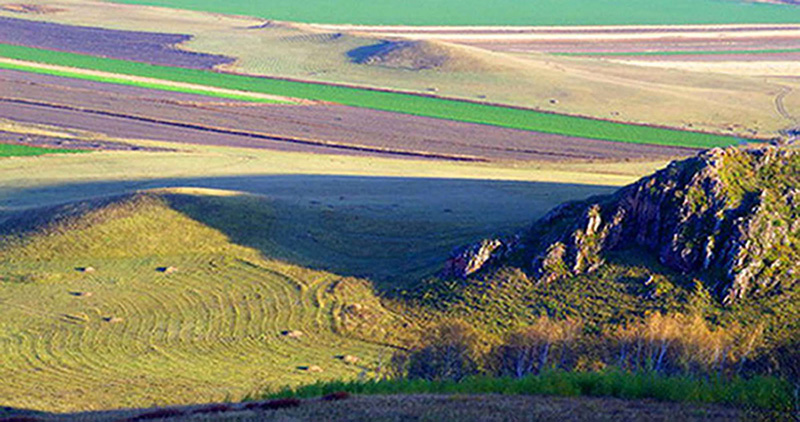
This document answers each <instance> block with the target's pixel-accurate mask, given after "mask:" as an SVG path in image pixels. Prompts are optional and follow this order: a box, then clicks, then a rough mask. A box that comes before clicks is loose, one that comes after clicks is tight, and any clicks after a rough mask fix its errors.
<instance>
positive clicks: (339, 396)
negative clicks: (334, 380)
mask: <svg viewBox="0 0 800 422" xmlns="http://www.w3.org/2000/svg"><path fill="white" fill-rule="evenodd" d="M349 398H350V393H348V392H347V391H336V392H334V393H330V394H326V395H324V396H322V400H324V401H339V400H347V399H349Z"/></svg>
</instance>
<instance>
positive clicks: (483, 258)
mask: <svg viewBox="0 0 800 422" xmlns="http://www.w3.org/2000/svg"><path fill="white" fill-rule="evenodd" d="M509 245H510V242H507V241H504V240H502V239H485V240H482V241H480V242H478V243H476V244H474V245H470V246H467V247H464V248H460V249H457V250H455V251H453V253H452V254H451V256H450V259H448V260H447V262H445V265H444V270H443V271H442V275H443V276H444V277H457V278H466V277H468V276H470V275H472V274H474V273H476V272H478V271H479V270H480V269H481V268H483V267H485V266H486V265H487V264H489V263H490V262H492V261H497V260H499V259H501V258H503V257H504V256H505V255H506V252H507V251H508V250H509V247H508V246H509Z"/></svg>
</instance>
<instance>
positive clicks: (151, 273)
mask: <svg viewBox="0 0 800 422" xmlns="http://www.w3.org/2000/svg"><path fill="white" fill-rule="evenodd" d="M17 129H18V130H22V129H20V128H17ZM37 130H43V129H42V128H37ZM87 158H90V159H88V160H87ZM636 166H641V168H640V169H639V170H638V171H640V172H643V171H646V170H645V168H646V167H647V166H646V165H640V164H637V165H630V164H628V165H626V166H615V165H609V166H608V169H607V170H606V171H608V173H605V174H600V173H597V172H603V171H604V170H602V166H599V167H598V165H596V164H584V165H579V164H575V165H567V166H566V168H563V169H561V170H560V171H556V169H552V168H542V169H536V168H524V167H523V168H503V167H490V166H482V165H468V164H457V163H442V164H441V165H439V166H437V167H436V168H432V167H431V166H430V165H429V163H428V162H424V161H421V162H417V161H410V160H386V159H372V158H364V157H348V158H344V157H337V156H322V155H306V154H294V153H275V152H269V151H249V150H238V149H225V148H193V149H192V150H189V151H183V152H152V153H134V152H101V153H95V154H91V155H85V156H70V155H59V156H45V157H29V158H20V159H14V160H0V169H2V170H0V174H1V175H2V181H3V182H2V184H1V185H0V225H3V222H4V221H5V225H4V228H5V231H4V233H5V232H6V231H8V230H10V229H11V228H16V230H21V229H25V228H29V229H33V231H32V232H30V231H27V232H25V233H24V234H23V236H24V238H23V240H22V241H16V240H15V241H12V240H11V239H10V238H8V237H4V238H2V240H0V244H2V245H3V246H2V251H1V252H0V256H2V258H0V268H2V270H0V276H1V277H2V281H0V303H2V304H3V306H0V314H1V316H0V320H1V321H3V322H2V323H0V326H2V327H3V328H2V330H0V332H2V333H3V334H2V336H1V337H0V352H2V353H3V355H4V356H8V358H7V359H4V360H3V362H2V363H0V374H1V375H0V376H3V377H6V378H7V379H9V380H10V381H9V383H4V384H3V385H4V386H5V387H4V388H5V389H4V390H2V391H0V395H2V397H3V398H4V399H3V403H2V404H3V405H13V406H18V407H33V408H41V409H50V410H68V409H89V408H109V407H120V406H125V407H128V406H150V405H152V404H156V403H160V404H168V403H169V404H174V403H190V402H196V401H211V400H222V399H224V398H225V397H226V396H230V397H232V398H237V397H241V396H243V395H245V394H247V393H251V392H255V391H260V390H262V389H263V388H266V387H274V388H278V387H280V386H283V385H284V384H286V383H289V384H294V385H298V384H305V383H308V382H314V381H316V380H318V379H327V380H332V379H339V378H344V379H354V378H356V377H357V376H358V375H359V374H360V373H361V372H362V371H363V370H364V369H363V368H362V367H361V365H363V366H365V367H367V373H370V371H371V370H372V369H374V368H375V366H376V363H377V361H378V360H379V358H380V357H381V356H383V359H384V360H387V359H388V357H389V356H390V352H389V351H386V352H382V350H385V348H384V347H383V346H379V345H375V344H373V343H369V342H364V341H360V340H356V339H354V338H352V337H350V336H347V335H343V331H342V330H347V331H348V332H349V333H351V334H352V335H353V336H356V338H363V337H366V338H369V339H370V340H371V341H376V340H378V339H382V341H389V342H395V341H399V340H400V339H397V338H396V337H397V336H400V337H402V336H403V335H404V334H405V333H411V332H413V329H414V324H410V325H409V326H408V327H400V328H396V327H395V328H392V327H393V326H392V321H394V320H395V319H394V317H392V315H391V314H384V313H383V312H384V311H383V306H382V305H381V304H380V303H379V302H377V300H376V298H375V295H374V292H373V290H372V287H371V285H370V284H369V283H368V282H366V281H364V279H363V278H357V277H356V276H358V275H364V274H370V275H371V277H370V278H372V279H375V280H381V279H383V280H385V278H386V276H387V275H397V274H398V273H402V274H403V275H404V276H406V277H410V276H414V275H415V274H420V273H421V272H429V271H436V270H437V269H438V268H439V266H440V265H441V262H442V260H443V259H444V258H445V257H446V256H447V254H448V252H449V251H450V249H451V248H452V247H454V246H456V245H459V244H462V243H464V242H468V241H471V240H473V239H475V238H479V237H481V236H485V235H487V234H489V233H493V232H494V231H495V230H500V231H513V230H516V229H519V228H521V227H524V225H525V224H527V222H528V221H529V218H530V217H529V216H530V215H539V214H541V213H543V212H544V211H545V210H547V209H549V208H550V207H552V206H554V205H555V204H556V203H557V202H558V201H560V200H561V198H563V197H565V196H566V197H571V198H581V197H585V196H588V195H591V194H594V193H600V192H607V191H608V190H609V188H605V187H602V186H598V184H603V183H609V184H621V183H625V181H626V180H630V179H632V178H634V177H635V176H634V175H633V174H631V173H629V172H630V171H631V170H632V169H633V168H634V167H636ZM570 171H572V172H573V173H571V172H570ZM33 172H36V174H37V177H36V178H31V177H30V175H31V174H33ZM298 173H300V174H298ZM626 173H627V174H626ZM634 173H635V172H634ZM369 176H371V177H369ZM376 176H383V177H376ZM390 176H395V177H390ZM400 176H404V177H400ZM491 178H500V179H507V180H506V181H491V180H485V181H481V180H474V179H491ZM513 179H518V180H528V182H521V181H517V182H514V181H511V180H513ZM536 179H541V180H549V181H551V182H561V183H559V184H557V185H555V184H552V183H535V182H530V180H536ZM570 181H572V182H578V183H593V185H577V184H569V182H570ZM187 185H189V186H197V187H216V188H218V189H225V190H227V191H230V190H246V191H248V192H252V193H256V194H259V195H258V196H247V195H245V196H241V195H239V196H237V195H233V196H221V195H219V194H218V193H217V195H216V196H214V195H209V193H213V192H207V191H192V190H188V191H187V190H183V191H179V192H175V191H171V193H165V192H160V193H152V194H146V195H142V196H134V197H130V196H129V197H123V198H119V197H118V198H117V199H115V200H105V199H102V198H101V199H99V200H98V199H91V198H97V197H106V198H108V197H109V196H113V195H118V194H119V193H121V192H129V191H132V190H136V189H147V188H158V187H164V186H187ZM554 186H558V187H559V192H560V194H559V195H553V194H552V192H553V190H554ZM431 192H437V195H434V196H432V195H430V193H431ZM86 199H89V202H88V203H86V205H82V206H67V207H63V206H60V205H58V204H63V203H71V202H74V201H82V200H86ZM511 204H515V206H511ZM42 207H44V208H45V209H42ZM53 207H56V208H53ZM498 209H502V210H503V212H497V210H498ZM492 210H494V211H492ZM54 215H62V216H63V218H62V220H61V223H59V224H55V225H53V224H50V223H49V222H50V221H51V220H52V217H53V216H54ZM20 216H21V217H26V218H22V219H21V220H20V219H19V218H20ZM64 218H66V220H64ZM276 258H279V259H280V261H278V260H276ZM170 266H172V267H175V268H177V271H175V272H174V273H170V274H166V273H162V272H159V271H158V270H157V269H158V268H160V267H170ZM86 267H93V268H94V269H95V271H94V272H85V271H81V270H78V269H77V268H86ZM304 267H313V268H318V270H312V269H308V268H304ZM326 269H327V270H328V271H326ZM334 270H335V271H334ZM342 280H344V281H343V282H342ZM387 281H391V280H387ZM334 284H335V285H336V287H333V286H334ZM383 286H384V287H386V285H385V284H384V285H383ZM72 293H74V294H81V295H79V296H78V295H73V294H72ZM88 293H91V295H89V294H88ZM354 303H355V304H359V305H360V306H361V308H360V309H361V310H362V311H361V312H358V313H356V314H353V313H352V312H350V313H346V314H343V313H342V312H341V311H343V310H344V308H342V307H343V306H346V305H352V304H354ZM357 308H358V307H356V308H352V309H351V310H356V309H357ZM365 309H366V310H365ZM103 318H107V319H108V320H104V319H103ZM387 327H389V328H387ZM381 329H383V330H387V331H388V332H389V333H393V336H386V334H387V333H386V332H385V331H384V332H381ZM283 330H299V331H302V332H303V333H304V335H303V336H301V337H300V338H287V337H285V336H281V335H280V332H281V331H283ZM31 351H33V352H31ZM343 354H350V355H353V356H357V357H359V358H360V363H359V365H348V364H346V363H344V362H342V361H341V360H338V359H336V358H335V356H339V355H343ZM30 356H35V357H34V358H32V359H31V358H29V357H30ZM313 365H317V366H319V367H321V368H322V369H323V372H319V373H318V372H310V371H307V370H302V369H298V367H301V366H309V367H310V366H313ZM39 385H44V386H47V387H46V388H43V389H42V388H38V387H37V386H39Z"/></svg>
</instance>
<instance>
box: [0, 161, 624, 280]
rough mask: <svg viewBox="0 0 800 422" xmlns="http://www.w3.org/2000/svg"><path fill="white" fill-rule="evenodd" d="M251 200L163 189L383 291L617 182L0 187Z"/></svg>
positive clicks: (208, 181) (288, 253) (275, 254)
mask: <svg viewBox="0 0 800 422" xmlns="http://www.w3.org/2000/svg"><path fill="white" fill-rule="evenodd" d="M175 187H192V188H209V189H220V190H233V191H242V192H246V193H250V194H255V195H256V196H246V197H239V198H237V197H194V196H186V195H166V196H165V197H166V198H167V199H168V201H169V204H170V205H171V206H172V207H173V208H174V209H177V210H179V211H180V212H182V213H183V214H185V215H187V216H189V217H190V218H192V219H194V220H196V221H199V222H201V223H203V224H205V225H207V226H209V227H212V228H214V229H216V230H218V231H220V232H222V233H224V234H225V235H226V236H228V238H229V239H230V240H231V241H232V242H233V243H236V244H239V245H242V246H246V247H250V248H254V249H256V250H258V251H260V252H261V253H262V254H263V255H264V256H266V257H269V258H275V259H279V260H283V261H287V262H290V263H292V264H296V265H300V266H303V267H308V268H313V269H319V270H325V271H330V272H334V273H336V274H339V275H342V276H355V277H362V278H366V279H370V280H372V281H374V282H376V284H377V285H378V286H379V287H380V286H389V285H393V284H396V283H402V282H406V281H413V280H416V279H419V278H421V277H424V276H427V275H430V274H432V273H435V272H436V271H438V269H440V268H441V265H442V264H443V262H444V260H445V259H446V258H447V256H448V255H449V254H450V252H451V251H452V249H453V248H455V247H457V246H461V245H464V244H466V243H469V242H472V241H476V240H478V239H481V238H484V237H487V236H492V235H497V234H508V233H513V232H515V231H517V230H520V229H523V228H524V227H526V226H527V225H529V224H531V223H532V222H534V221H535V220H536V219H537V218H539V217H540V216H542V215H543V214H544V213H546V212H547V211H549V210H550V209H551V208H553V207H554V206H556V205H558V204H560V203H562V202H565V201H570V200H576V199H583V198H587V197H590V196H593V195H598V194H607V193H611V192H613V191H614V190H615V189H616V188H613V187H605V186H586V185H574V184H560V183H544V182H514V181H489V180H464V179H430V178H399V177H360V176H358V177H356V176H323V175H267V176H235V177H211V178H167V179H155V180H134V181H117V182H95V183H81V184H72V185H59V186H48V187H39V188H34V189H22V190H14V191H6V192H3V191H0V209H2V208H5V207H34V206H36V207H45V206H52V205H56V204H65V203H70V202H75V201H81V200H87V199H92V198H104V197H108V196H112V195H119V194H123V193H129V192H135V191H137V190H145V189H156V188H175Z"/></svg>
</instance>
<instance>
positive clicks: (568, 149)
mask: <svg viewBox="0 0 800 422" xmlns="http://www.w3.org/2000/svg"><path fill="white" fill-rule="evenodd" d="M0 82H2V83H0V113H2V115H3V116H4V117H5V118H7V119H11V120H18V121H23V122H29V123H45V124H50V125H55V126H62V127H69V128H74V129H81V130H87V131H93V132H99V133H103V134H106V135H109V136H114V137H121V138H122V137H129V138H130V137H132V136H133V134H135V137H137V138H141V139H152V140H160V141H170V142H176V143H190V144H204V145H227V146H238V147H247V148H268V149H277V150H284V151H304V152H318V153H339V154H358V155H382V156H396V157H412V158H431V159H455V160H463V159H468V160H480V161H486V160H519V161H534V160H548V161H553V160H619V159H649V158H663V157H670V156H683V155H689V154H692V153H693V150H691V149H686V148H672V147H661V146H649V145H637V144H625V143H618V142H608V141H598V140H590V139H582V138H574V137H567V136H561V135H552V134H544V133H536V132H528V131H521V130H514V129H506V128H499V127H493V126H486V125H479V124H471V123H463V122H454V121H445V120H439V119H433V118H426V117H418V116H409V115H403V114H397V113H389V112H383V111H376V110H368V109H361V108H354V107H345V106H338V105H329V104H314V105H272V104H270V105H253V103H244V102H236V101H231V102H221V101H217V100H214V99H210V98H208V97H202V96H192V95H187V94H174V93H169V92H160V91H153V90H147V89H142V88H136V87H120V86H112V85H108V84H102V83H95V82H88V81H75V80H71V79H68V78H60V77H53V76H45V75H32V74H28V73H24V72H15V71H0Z"/></svg>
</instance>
